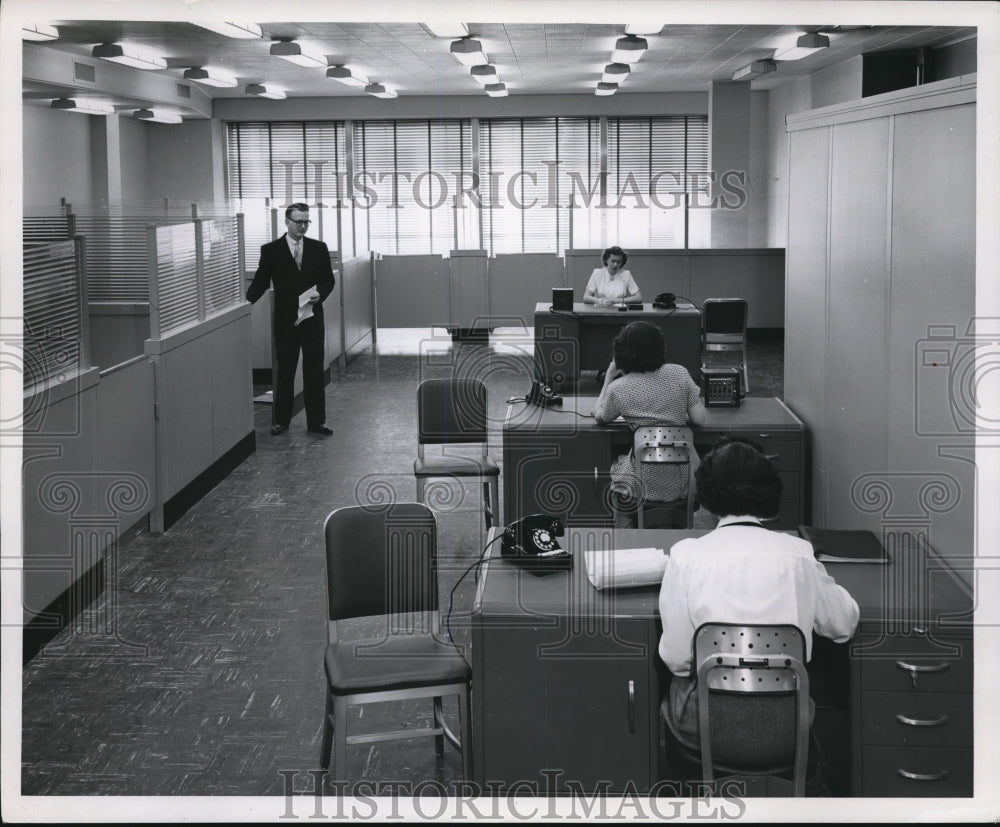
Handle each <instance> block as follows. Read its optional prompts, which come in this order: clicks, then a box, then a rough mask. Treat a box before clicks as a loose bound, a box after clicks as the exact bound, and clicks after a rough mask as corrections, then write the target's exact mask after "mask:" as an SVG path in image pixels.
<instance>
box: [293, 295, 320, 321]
mask: <svg viewBox="0 0 1000 827" xmlns="http://www.w3.org/2000/svg"><path fill="white" fill-rule="evenodd" d="M314 298H315V299H318V298H319V293H318V292H317V291H316V288H315V287H310V288H309V289H308V290H305V291H304V292H302V293H300V294H299V315H298V318H297V319H296V320H295V324H298V323H299V322H304V321H305V320H306V319H308V318H311V317H312V315H313V302H312V300H313V299H314Z"/></svg>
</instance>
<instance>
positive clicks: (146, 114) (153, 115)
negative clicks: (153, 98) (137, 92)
mask: <svg viewBox="0 0 1000 827" xmlns="http://www.w3.org/2000/svg"><path fill="white" fill-rule="evenodd" d="M134 117H136V118H138V119H139V120H140V121H152V122H153V123H181V122H182V121H183V120H184V119H183V118H182V117H181V116H180V115H174V114H173V113H171V112H159V111H157V110H155V109H136V110H135V114H134Z"/></svg>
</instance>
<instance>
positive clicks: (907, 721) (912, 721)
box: [896, 713, 948, 726]
mask: <svg viewBox="0 0 1000 827" xmlns="http://www.w3.org/2000/svg"><path fill="white" fill-rule="evenodd" d="M896 720H897V721H899V722H900V723H901V724H903V725H904V726H944V725H945V724H946V723H948V716H947V715H941V716H940V717H938V718H933V719H925V718H910V717H909V716H907V715H903V714H902V713H900V714H899V715H897V716H896Z"/></svg>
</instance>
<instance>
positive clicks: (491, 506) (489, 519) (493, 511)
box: [483, 477, 500, 531]
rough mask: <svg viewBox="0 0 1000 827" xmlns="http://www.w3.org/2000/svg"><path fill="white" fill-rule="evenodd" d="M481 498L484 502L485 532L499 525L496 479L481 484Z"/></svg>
mask: <svg viewBox="0 0 1000 827" xmlns="http://www.w3.org/2000/svg"><path fill="white" fill-rule="evenodd" d="M483 498H484V500H485V501H486V504H485V509H484V510H485V514H486V530H487V531H489V530H490V529H491V528H493V526H495V525H500V483H499V482H498V481H497V478H496V477H490V479H489V481H488V482H484V483H483Z"/></svg>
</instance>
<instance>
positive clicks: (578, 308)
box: [535, 303, 701, 385]
mask: <svg viewBox="0 0 1000 827" xmlns="http://www.w3.org/2000/svg"><path fill="white" fill-rule="evenodd" d="M635 321H644V322H651V323H652V324H655V325H656V326H657V327H659V328H660V330H662V331H663V338H664V339H665V340H666V342H667V361H668V362H671V363H673V364H676V365H683V366H684V367H686V368H687V369H688V372H689V373H690V374H691V378H692V379H694V380H695V382H698V381H699V377H700V370H701V311H700V310H698V308H697V307H695V306H694V305H693V304H681V305H678V306H677V308H676V309H674V310H660V309H658V308H654V307H653V305H652V304H650V303H646V304H643V306H642V310H623V311H622V310H618V308H617V307H598V306H597V305H593V304H582V303H575V304H574V305H573V310H572V311H568V310H563V311H557V310H553V309H552V305H551V304H545V303H539V304H536V305H535V370H536V372H537V375H538V377H539V378H540V379H545V380H546V381H548V382H550V383H553V384H556V385H559V384H561V383H562V382H564V381H566V380H571V379H576V378H577V377H579V375H580V371H582V370H604V369H605V368H606V367H607V366H608V362H610V361H611V343H612V342H613V341H614V338H615V336H617V335H618V331H619V330H621V329H622V328H623V327H625V325H627V324H628V323H629V322H635Z"/></svg>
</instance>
